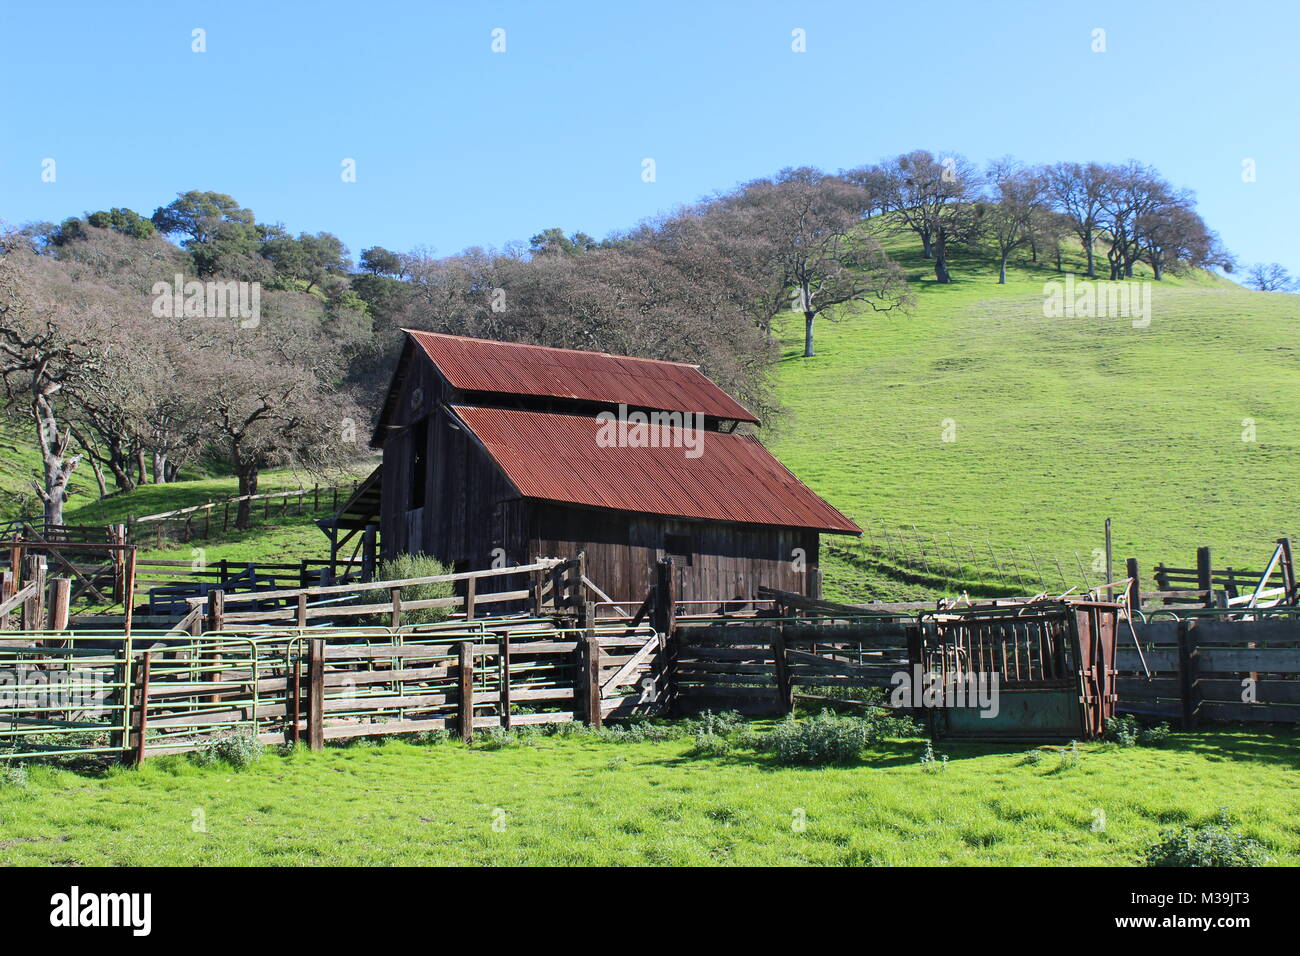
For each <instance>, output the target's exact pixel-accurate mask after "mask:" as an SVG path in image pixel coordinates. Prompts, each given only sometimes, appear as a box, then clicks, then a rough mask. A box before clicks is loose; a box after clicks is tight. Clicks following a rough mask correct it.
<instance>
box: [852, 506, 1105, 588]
mask: <svg viewBox="0 0 1300 956" xmlns="http://www.w3.org/2000/svg"><path fill="white" fill-rule="evenodd" d="M861 525H862V532H863V533H862V537H861V538H860V539H859V540H857V541H853V542H849V543H836V544H832V545H830V549H831V550H832V551H834V552H840V553H841V554H842V555H843V556H844V557H846V558H847V559H849V560H850V561H851V562H860V563H862V564H864V565H870V564H877V565H878V564H886V565H889V566H891V569H892V570H896V571H900V572H902V573H903V574H905V575H906V576H908V577H913V578H916V579H918V581H919V582H920V583H926V584H930V585H931V586H934V587H940V588H951V589H958V590H961V589H965V588H975V589H987V590H993V589H997V590H1002V591H1004V592H1007V593H1013V592H1014V593H1017V594H1023V593H1026V592H1038V591H1055V592H1057V593H1060V592H1062V591H1067V590H1070V589H1071V588H1074V589H1076V590H1077V591H1080V592H1081V591H1086V590H1088V589H1090V588H1094V587H1098V586H1100V585H1103V584H1105V583H1107V578H1106V552H1105V548H1103V547H1097V548H1094V549H1091V550H1089V551H1086V552H1084V551H1077V550H1076V551H1070V552H1067V553H1060V552H1054V551H1052V550H1050V549H1047V548H1044V547H1038V548H1035V547H1034V546H1033V545H1032V544H1029V543H1027V542H1026V543H1023V544H1020V545H1018V546H1016V547H1012V546H1009V545H1006V544H999V543H996V542H995V541H994V540H993V537H992V535H991V534H988V533H984V534H972V533H971V532H964V533H954V532H952V531H933V530H925V529H921V528H919V527H918V526H917V525H915V524H907V525H899V524H889V523H887V522H886V521H885V520H884V519H881V518H870V519H866V520H864V521H862V522H861ZM1113 560H1114V561H1115V562H1118V563H1121V564H1122V560H1123V559H1122V556H1119V555H1116V556H1114V559H1113Z"/></svg>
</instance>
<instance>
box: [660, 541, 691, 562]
mask: <svg viewBox="0 0 1300 956" xmlns="http://www.w3.org/2000/svg"><path fill="white" fill-rule="evenodd" d="M694 554H695V545H694V543H693V542H692V541H691V536H690V535H689V534H666V535H664V556H665V557H669V558H672V559H673V564H677V565H685V566H687V567H689V566H690V565H691V563H692V562H691V557H692V556H693V555H694Z"/></svg>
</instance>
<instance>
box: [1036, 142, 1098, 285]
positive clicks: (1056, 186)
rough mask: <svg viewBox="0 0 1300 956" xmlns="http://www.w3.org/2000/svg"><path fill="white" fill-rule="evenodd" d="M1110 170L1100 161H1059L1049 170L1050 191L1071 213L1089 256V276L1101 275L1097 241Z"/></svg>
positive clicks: (1057, 203) (1060, 207)
mask: <svg viewBox="0 0 1300 956" xmlns="http://www.w3.org/2000/svg"><path fill="white" fill-rule="evenodd" d="M1108 182H1109V173H1108V171H1107V169H1106V167H1104V166H1100V165H1098V164H1097V163H1057V164H1056V165H1054V166H1051V167H1049V168H1048V170H1047V193H1048V196H1049V197H1050V198H1051V201H1052V204H1053V205H1054V206H1055V207H1056V209H1057V210H1059V211H1060V212H1061V213H1062V214H1064V215H1065V216H1067V217H1068V218H1069V221H1070V225H1071V226H1072V228H1073V229H1074V232H1075V235H1077V236H1078V237H1079V242H1080V244H1081V245H1082V246H1083V251H1084V254H1085V255H1086V256H1087V257H1088V271H1087V275H1088V277H1089V278H1090V279H1095V278H1097V261H1096V251H1095V248H1094V243H1095V241H1096V238H1097V233H1098V231H1099V229H1100V228H1101V219H1102V210H1103V205H1104V199H1105V196H1106V190H1107V187H1108Z"/></svg>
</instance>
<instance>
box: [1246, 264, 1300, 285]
mask: <svg viewBox="0 0 1300 956" xmlns="http://www.w3.org/2000/svg"><path fill="white" fill-rule="evenodd" d="M1246 285H1248V286H1250V287H1251V288H1252V289H1258V290H1259V291H1260V292H1290V291H1292V290H1293V289H1295V287H1296V283H1295V280H1294V279H1293V278H1292V277H1291V273H1290V272H1288V271H1287V269H1286V267H1285V266H1283V265H1282V264H1281V263H1280V262H1274V263H1270V264H1269V265H1265V264H1264V263H1262V262H1257V263H1255V264H1254V265H1253V266H1251V267H1250V269H1249V270H1247V272H1246Z"/></svg>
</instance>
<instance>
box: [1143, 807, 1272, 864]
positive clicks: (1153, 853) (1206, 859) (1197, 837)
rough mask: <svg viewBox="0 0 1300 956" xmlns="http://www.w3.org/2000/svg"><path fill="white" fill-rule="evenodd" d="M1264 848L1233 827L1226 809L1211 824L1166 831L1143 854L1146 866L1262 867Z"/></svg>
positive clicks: (1264, 859) (1265, 857)
mask: <svg viewBox="0 0 1300 956" xmlns="http://www.w3.org/2000/svg"><path fill="white" fill-rule="evenodd" d="M1270 862H1272V858H1271V857H1270V856H1269V855H1268V853H1267V851H1266V850H1265V848H1264V845H1263V844H1262V843H1260V842H1259V841H1258V840H1252V839H1251V838H1250V837H1248V836H1246V835H1245V834H1243V833H1240V832H1239V831H1237V830H1236V828H1234V827H1233V825H1232V821H1231V820H1230V819H1229V817H1228V813H1227V811H1226V810H1220V811H1219V816H1218V818H1217V819H1216V820H1215V821H1214V822H1212V823H1205V824H1202V825H1200V826H1189V827H1180V828H1178V829H1177V830H1166V831H1164V832H1163V833H1161V834H1160V839H1159V840H1157V841H1156V842H1155V843H1153V844H1152V845H1151V846H1150V847H1149V848H1148V849H1147V852H1146V863H1147V866H1264V865H1266V864H1268V863H1270Z"/></svg>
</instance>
